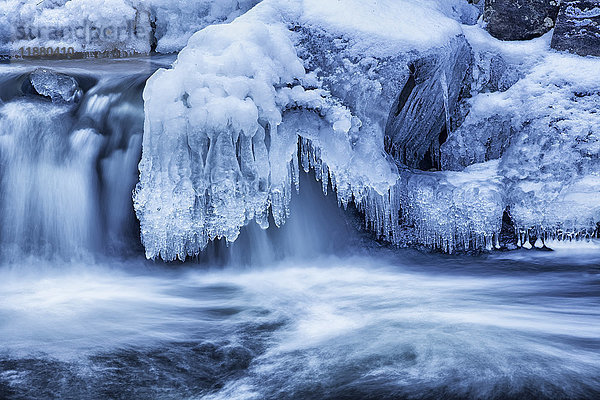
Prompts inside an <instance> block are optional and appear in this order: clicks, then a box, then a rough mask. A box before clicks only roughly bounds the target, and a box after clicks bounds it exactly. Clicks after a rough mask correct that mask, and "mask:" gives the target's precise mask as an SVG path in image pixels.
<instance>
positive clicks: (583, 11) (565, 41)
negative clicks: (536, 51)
mask: <svg viewBox="0 0 600 400" xmlns="http://www.w3.org/2000/svg"><path fill="white" fill-rule="evenodd" d="M552 48H553V49H557V50H564V51H569V52H571V53H574V54H579V55H581V56H600V1H597V0H576V1H566V0H565V1H563V2H562V3H561V5H560V13H559V14H558V19H557V21H556V28H555V29H554V35H553V36H552Z"/></svg>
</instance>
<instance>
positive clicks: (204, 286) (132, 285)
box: [0, 250, 600, 399]
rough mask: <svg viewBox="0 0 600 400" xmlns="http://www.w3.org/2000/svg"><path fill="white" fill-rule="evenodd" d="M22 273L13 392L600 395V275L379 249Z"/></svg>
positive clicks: (18, 276) (7, 328)
mask: <svg viewBox="0 0 600 400" xmlns="http://www.w3.org/2000/svg"><path fill="white" fill-rule="evenodd" d="M532 254H533V253H532ZM25 264H26V265H11V266H3V267H1V268H0V298H2V302H1V304H0V341H1V343H2V345H1V347H0V352H1V357H0V371H1V372H0V394H2V395H3V396H4V397H10V396H14V397H16V398H19V397H27V396H35V397H46V396H44V395H43V394H44V393H45V394H47V395H48V396H47V397H69V398H106V397H107V396H108V397H110V396H112V397H114V398H203V397H206V398H219V399H238V398H239V399H242V398H252V399H254V398H256V399H263V398H272V399H282V398H290V399H291V398H315V399H317V398H319V399H320V398H331V399H333V398H336V399H338V398H440V397H446V398H464V397H470V398H567V397H570V398H593V397H594V396H596V395H597V394H598V393H600V384H599V382H598V380H597V377H598V376H600V354H599V353H598V349H599V348H600V324H599V321H600V311H598V310H599V308H598V305H600V291H599V290H598V289H599V288H600V275H599V270H598V267H597V266H595V265H597V264H593V263H590V264H587V265H579V266H577V267H574V266H568V265H565V264H564V260H559V259H557V260H556V261H555V262H553V261H548V259H544V260H543V262H538V261H537V259H536V258H530V259H528V260H523V259H521V260H518V261H507V260H502V261H498V260H494V259H489V258H472V257H469V258H467V257H465V258H461V257H443V256H433V255H419V254H416V253H413V252H400V253H399V254H396V255H393V253H390V252H387V251H385V250H380V251H374V253H373V255H372V256H368V257H365V256H357V257H347V258H338V257H333V256H331V257H323V258H313V259H310V260H304V261H298V260H288V261H282V262H278V263H274V264H271V265H264V266H255V267H251V268H250V267H233V266H230V267H225V268H214V267H213V268H211V267H206V266H185V267H179V268H173V267H161V266H157V265H154V264H150V263H147V262H145V261H143V260H130V261H127V262H122V261H121V262H116V261H114V262H111V261H105V262H100V263H98V264H97V265H94V266H89V265H77V264H68V265H62V266H60V268H57V266H56V265H53V264H46V263H43V262H39V261H37V263H36V261H35V260H29V261H27V262H25ZM0 397H2V396H0Z"/></svg>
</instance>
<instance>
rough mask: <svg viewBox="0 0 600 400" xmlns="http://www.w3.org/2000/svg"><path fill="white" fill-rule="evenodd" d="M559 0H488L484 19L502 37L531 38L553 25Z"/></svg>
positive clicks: (494, 33) (497, 35)
mask: <svg viewBox="0 0 600 400" xmlns="http://www.w3.org/2000/svg"><path fill="white" fill-rule="evenodd" d="M558 8H559V1H558V0H486V1H485V9H484V13H483V19H484V21H485V22H486V23H487V27H486V29H487V30H488V32H489V33H490V34H491V35H492V36H494V37H495V38H497V39H500V40H529V39H533V38H535V37H539V36H542V35H543V34H544V33H546V32H548V31H549V30H550V29H552V27H554V22H555V21H556V16H557V14H558Z"/></svg>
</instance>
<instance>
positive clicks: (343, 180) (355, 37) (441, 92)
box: [134, 0, 600, 260]
mask: <svg viewBox="0 0 600 400" xmlns="http://www.w3.org/2000/svg"><path fill="white" fill-rule="evenodd" d="M459 5H460V6H459ZM474 10H476V9H475V8H474V7H472V6H469V5H467V4H465V3H464V2H461V1H453V2H442V1H439V2H438V1H434V0H412V1H409V0H403V1H366V2H365V1H349V2H345V3H341V2H336V1H333V0H331V1H324V0H319V1H317V0H304V1H291V0H289V1H274V0H264V1H263V2H261V3H260V4H259V5H257V6H255V7H254V8H253V9H252V10H250V11H249V12H247V13H245V14H244V15H243V16H241V17H239V18H237V19H236V20H235V21H233V22H231V23H228V24H223V25H213V26H209V27H207V28H205V29H203V30H201V31H200V32H198V33H196V34H194V35H193V36H192V37H191V38H190V40H189V42H188V45H187V46H186V48H185V49H183V50H182V52H181V53H180V54H179V57H178V60H177V61H176V62H175V64H174V65H173V68H172V69H169V70H160V71H158V72H157V73H156V74H155V75H154V76H153V77H152V78H151V79H150V80H149V81H148V83H147V86H146V89H145V92H144V100H145V111H146V113H145V114H146V120H145V128H144V141H143V153H142V161H141V163H140V182H139V184H138V186H137V188H136V191H135V194H134V203H135V209H136V213H137V216H138V219H139V220H140V224H141V235H142V242H143V244H144V246H145V249H146V256H147V257H149V258H157V257H161V258H163V259H165V260H174V259H184V258H185V257H187V256H193V255H196V254H198V253H199V252H200V251H202V249H203V248H204V247H205V246H206V244H207V243H208V242H209V241H210V240H212V239H215V238H225V239H226V240H228V241H234V240H235V239H236V238H237V236H238V234H239V231H240V228H241V227H242V226H244V225H246V224H248V223H250V222H251V221H253V220H254V221H256V222H257V223H258V224H259V225H260V226H261V227H263V228H265V227H267V226H268V221H269V214H271V215H272V217H273V220H274V222H275V224H276V225H281V224H282V223H284V221H285V219H286V217H287V216H288V214H289V210H288V205H289V201H290V196H291V193H292V190H294V189H298V185H299V181H298V175H299V170H300V168H302V169H304V170H306V171H308V170H309V169H314V171H315V173H316V177H317V179H319V180H321V182H322V183H323V190H324V191H327V187H328V183H329V182H331V185H332V187H333V188H334V190H335V192H336V195H337V198H338V200H339V203H340V204H341V205H347V204H348V203H349V202H354V203H355V204H356V205H357V207H358V208H359V209H360V210H361V211H362V212H363V213H364V216H365V221H366V225H367V227H368V228H369V229H371V230H372V231H374V232H375V233H376V234H377V236H379V237H381V238H383V239H385V240H388V241H390V242H392V243H396V244H407V243H412V244H423V245H427V246H430V247H434V248H439V249H442V250H444V251H448V252H452V251H455V250H458V249H483V248H488V249H489V248H492V247H498V246H499V245H500V243H499V238H500V237H501V235H500V234H501V230H502V227H503V217H504V218H507V215H508V216H509V218H512V220H511V223H512V224H513V225H511V226H513V227H514V228H515V229H516V230H517V231H519V232H521V238H520V244H521V245H524V246H525V245H527V244H528V242H529V240H530V239H531V240H532V241H533V242H536V240H535V239H536V238H539V237H541V238H542V239H543V240H545V239H547V238H548V237H549V236H552V235H554V236H555V234H558V235H561V234H562V233H564V232H570V233H569V234H573V235H576V234H579V233H580V232H584V235H585V234H588V235H589V234H591V232H593V229H595V221H598V220H599V219H600V216H599V214H598V211H599V210H598V207H597V206H595V204H598V203H597V200H598V199H597V193H598V189H599V186H600V185H599V184H598V178H597V173H596V172H594V170H595V169H594V168H595V166H596V158H597V157H595V156H594V154H598V149H597V148H596V147H595V146H597V144H596V143H597V141H596V138H595V132H594V129H595V128H593V127H594V126H597V123H596V125H590V121H595V120H596V119H597V113H596V111H595V110H596V107H597V104H598V96H599V95H598V93H599V92H600V90H599V87H598V84H597V82H598V81H599V80H598V71H600V68H597V67H598V61H597V60H595V59H588V60H585V62H584V63H583V62H582V63H580V59H578V58H576V57H572V56H567V55H558V54H553V53H551V51H550V50H549V37H548V36H545V37H543V38H540V39H536V40H533V41H530V42H527V43H502V42H500V41H498V40H496V39H493V38H491V37H490V36H489V35H488V34H487V33H485V31H483V29H482V28H481V27H478V26H474V27H469V26H465V25H461V24H460V23H459V21H462V22H465V21H466V20H467V21H471V22H472V20H473V18H471V17H470V15H471V14H470V13H472V12H476V11H474ZM472 48H473V51H472V50H471V49H472ZM524 51H525V52H527V53H526V54H527V56H526V57H522V56H521V55H522V54H523V52H524ZM575 65H579V67H580V70H579V71H577V73H574V72H573V70H574V69H576V67H575ZM423 66H425V68H424V67H423ZM419 67H421V71H426V73H425V74H424V75H421V76H418V74H416V73H415V72H416V71H418V68H419ZM411 79H413V80H414V84H413V85H411V84H410V80H411ZM419 85H421V86H419ZM411 86H412V87H411ZM407 87H408V88H409V89H410V90H409V89H407ZM415 88H416V89H415ZM401 104H402V105H404V106H405V108H406V109H401V107H399V105H401ZM419 108H422V110H419ZM398 110H399V111H400V112H398ZM422 116H426V117H422ZM434 120H435V121H436V122H435V124H432V121H434ZM409 127H410V129H409ZM443 134H447V135H448V136H449V137H448V141H447V142H446V143H445V144H443V145H442V146H441V147H440V144H441V143H442V136H443ZM438 136H439V142H438ZM385 137H390V138H399V140H398V141H396V142H395V143H396V144H397V148H398V149H400V150H401V151H402V152H403V154H404V159H402V158H401V157H398V154H394V153H393V152H392V155H394V156H396V157H395V159H393V158H392V157H391V156H390V155H389V154H387V153H386V152H385V151H384V148H385V146H384V138H385ZM414 149H416V150H414ZM413 150H414V151H413ZM401 151H398V152H397V153H401ZM425 151H429V152H430V153H431V157H432V158H433V159H434V160H435V158H436V157H438V158H439V166H440V167H441V168H442V169H443V170H442V171H416V170H414V169H411V168H409V167H421V168H422V169H426V168H423V167H422V166H421V165H419V162H418V161H419V160H420V159H421V158H422V157H423V156H424V153H425ZM407 154H408V156H407ZM401 161H402V162H407V161H408V162H407V164H408V166H407V165H405V164H403V163H402V162H401ZM448 169H450V170H453V171H449V170H448ZM596 170H597V168H596ZM529 236H531V237H529ZM538 242H541V243H543V242H542V241H539V240H538Z"/></svg>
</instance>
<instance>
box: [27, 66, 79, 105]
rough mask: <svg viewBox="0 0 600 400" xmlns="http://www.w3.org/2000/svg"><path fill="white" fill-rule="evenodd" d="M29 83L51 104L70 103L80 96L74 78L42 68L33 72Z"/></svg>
mask: <svg viewBox="0 0 600 400" xmlns="http://www.w3.org/2000/svg"><path fill="white" fill-rule="evenodd" d="M29 81H30V82H31V85H32V87H33V89H34V90H35V92H36V93H38V94H40V95H42V96H46V97H49V98H50V99H52V101H53V102H66V103H71V102H74V101H77V100H78V99H79V98H80V97H81V94H82V91H81V89H80V88H79V84H78V83H77V80H76V79H75V78H73V77H71V76H68V75H64V74H60V73H57V72H54V71H51V70H47V69H43V68H39V69H36V70H35V71H33V72H32V73H31V74H30V75H29Z"/></svg>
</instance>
